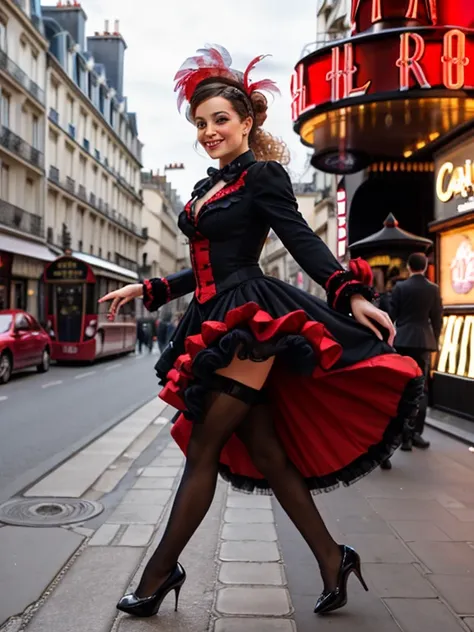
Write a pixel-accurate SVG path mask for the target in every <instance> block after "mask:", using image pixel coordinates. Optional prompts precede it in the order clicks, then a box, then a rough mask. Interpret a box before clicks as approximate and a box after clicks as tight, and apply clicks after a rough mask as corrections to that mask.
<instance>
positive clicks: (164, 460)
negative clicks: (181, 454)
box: [150, 456, 184, 467]
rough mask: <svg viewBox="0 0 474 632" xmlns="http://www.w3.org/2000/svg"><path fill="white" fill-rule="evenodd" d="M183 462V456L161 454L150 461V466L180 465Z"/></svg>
mask: <svg viewBox="0 0 474 632" xmlns="http://www.w3.org/2000/svg"><path fill="white" fill-rule="evenodd" d="M183 463H184V459H183V458H178V457H164V456H159V457H157V458H156V459H155V460H154V461H152V462H151V463H150V467H180V466H181V465H183Z"/></svg>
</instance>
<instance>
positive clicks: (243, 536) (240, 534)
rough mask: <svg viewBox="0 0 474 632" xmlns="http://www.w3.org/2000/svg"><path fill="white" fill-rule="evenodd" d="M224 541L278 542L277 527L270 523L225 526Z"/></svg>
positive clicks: (223, 530)
mask: <svg viewBox="0 0 474 632" xmlns="http://www.w3.org/2000/svg"><path fill="white" fill-rule="evenodd" d="M222 539H223V540H262V541H264V542H276V540H277V539H278V538H277V534H276V530H275V526H274V525H273V524H270V523H264V524H259V523H254V524H243V523H237V524H230V523H226V524H224V528H223V529H222Z"/></svg>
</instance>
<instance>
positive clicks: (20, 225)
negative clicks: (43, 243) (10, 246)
mask: <svg viewBox="0 0 474 632" xmlns="http://www.w3.org/2000/svg"><path fill="white" fill-rule="evenodd" d="M0 224H3V225H4V226H8V227H9V228H15V229H16V230H20V231H22V232H23V233H28V235H34V236H35V237H43V235H44V230H43V218H42V217H41V216H40V215H35V214H34V213H29V212H28V211H25V210H24V209H22V208H20V207H19V206H15V205H14V204H10V202H6V201H5V200H2V199H0Z"/></svg>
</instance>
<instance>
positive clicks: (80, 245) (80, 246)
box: [77, 239, 82, 252]
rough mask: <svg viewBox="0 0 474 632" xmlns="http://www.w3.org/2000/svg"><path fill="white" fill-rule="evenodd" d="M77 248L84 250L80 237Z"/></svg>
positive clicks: (80, 250)
mask: <svg viewBox="0 0 474 632" xmlns="http://www.w3.org/2000/svg"><path fill="white" fill-rule="evenodd" d="M77 249H78V250H79V252H82V239H79V241H78V242H77Z"/></svg>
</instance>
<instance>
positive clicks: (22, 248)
mask: <svg viewBox="0 0 474 632" xmlns="http://www.w3.org/2000/svg"><path fill="white" fill-rule="evenodd" d="M0 250H4V251H5V252H12V253H13V254H15V255H22V256H23V257H31V258H32V259H39V260H40V261H54V260H55V259H56V258H57V255H55V254H53V253H52V252H51V250H50V249H49V248H48V247H47V246H46V245H44V244H41V243H37V242H34V241H28V240H27V239H21V238H20V237H13V236H11V235H0Z"/></svg>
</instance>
